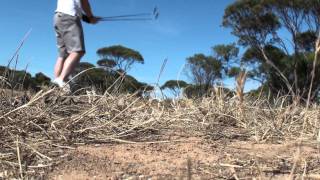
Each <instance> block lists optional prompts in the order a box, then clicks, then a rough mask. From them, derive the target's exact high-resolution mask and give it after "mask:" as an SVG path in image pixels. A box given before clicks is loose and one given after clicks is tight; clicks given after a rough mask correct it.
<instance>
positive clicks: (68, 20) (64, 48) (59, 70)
mask: <svg viewBox="0 0 320 180" xmlns="http://www.w3.org/2000/svg"><path fill="white" fill-rule="evenodd" d="M57 2H58V5H57V10H56V11H55V15H54V28H55V32H56V36H57V45H58V50H59V56H58V59H57V62H56V65H55V69H54V75H55V80H54V81H53V82H54V83H55V84H57V85H58V86H59V87H61V88H65V89H64V90H66V89H67V90H66V91H70V86H69V85H67V84H66V82H67V81H68V77H69V76H70V75H71V74H72V72H73V71H74V69H75V67H76V66H77V64H78V63H79V62H80V59H81V58H82V57H83V55H84V54H85V52H86V49H85V44H84V35H83V29H82V24H81V17H82V13H85V15H86V16H87V17H88V19H89V23H90V24H96V23H97V22H98V18H96V17H95V16H94V15H93V13H92V11H91V6H90V3H89V0H57ZM68 89H69V90H68Z"/></svg>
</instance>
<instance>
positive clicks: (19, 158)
mask: <svg viewBox="0 0 320 180" xmlns="http://www.w3.org/2000/svg"><path fill="white" fill-rule="evenodd" d="M16 146H17V158H18V164H19V173H20V177H21V179H23V169H22V164H21V157H20V148H19V137H18V136H17V141H16Z"/></svg>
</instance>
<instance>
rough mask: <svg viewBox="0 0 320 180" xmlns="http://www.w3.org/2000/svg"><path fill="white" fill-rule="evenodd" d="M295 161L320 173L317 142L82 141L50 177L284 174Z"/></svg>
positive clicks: (202, 139) (276, 176)
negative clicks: (117, 142) (112, 142)
mask: <svg viewBox="0 0 320 180" xmlns="http://www.w3.org/2000/svg"><path fill="white" fill-rule="evenodd" d="M299 151H300V153H299ZM295 162H296V164H297V166H296V169H295V172H300V171H301V177H302V176H303V171H308V172H309V175H308V176H307V175H306V174H305V175H304V177H309V178H310V179H317V178H319V176H318V177H317V176H316V173H319V172H320V171H319V170H320V166H319V164H320V155H319V149H317V146H316V145H314V144H310V143H309V144H306V143H303V144H302V145H301V146H299V145H298V143H294V142H291V143H284V144H255V143H254V142H250V141H228V140H223V141H212V140H208V138H205V137H190V138H184V139H181V141H180V142H168V143H165V142H159V143H136V144H110V145H97V146H90V145H89V146H80V147H78V148H77V149H76V150H74V151H71V152H70V154H69V157H68V158H66V160H65V161H64V163H62V164H61V165H59V166H58V167H57V168H55V170H54V171H53V172H51V173H50V174H49V177H50V179H57V180H58V179H79V180H85V179H189V178H192V179H237V178H239V179H250V178H252V177H258V178H259V177H260V178H262V179H284V178H288V177H289V175H290V173H291V171H292V167H293V164H294V163H295ZM312 172H314V174H313V173H312ZM299 177H300V176H299ZM299 177H298V176H296V178H299Z"/></svg>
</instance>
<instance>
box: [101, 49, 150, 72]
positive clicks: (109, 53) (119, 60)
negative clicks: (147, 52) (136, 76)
mask: <svg viewBox="0 0 320 180" xmlns="http://www.w3.org/2000/svg"><path fill="white" fill-rule="evenodd" d="M97 54H98V56H100V57H101V60H99V61H98V64H99V65H100V66H103V67H106V68H107V67H109V68H110V67H111V68H116V70H122V71H124V72H127V71H128V70H130V68H131V67H132V65H133V64H134V63H141V64H143V63H144V59H143V57H142V55H141V54H140V53H139V52H138V51H136V50H133V49H130V48H127V47H124V46H121V45H117V46H110V47H105V48H101V49H99V50H98V51H97Z"/></svg>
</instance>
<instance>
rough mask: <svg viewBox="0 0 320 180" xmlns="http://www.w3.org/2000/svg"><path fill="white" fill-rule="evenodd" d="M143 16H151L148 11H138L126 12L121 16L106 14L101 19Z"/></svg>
mask: <svg viewBox="0 0 320 180" xmlns="http://www.w3.org/2000/svg"><path fill="white" fill-rule="evenodd" d="M145 16H152V14H150V13H140V14H127V15H121V16H107V17H102V18H103V19H117V18H127V17H145Z"/></svg>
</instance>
